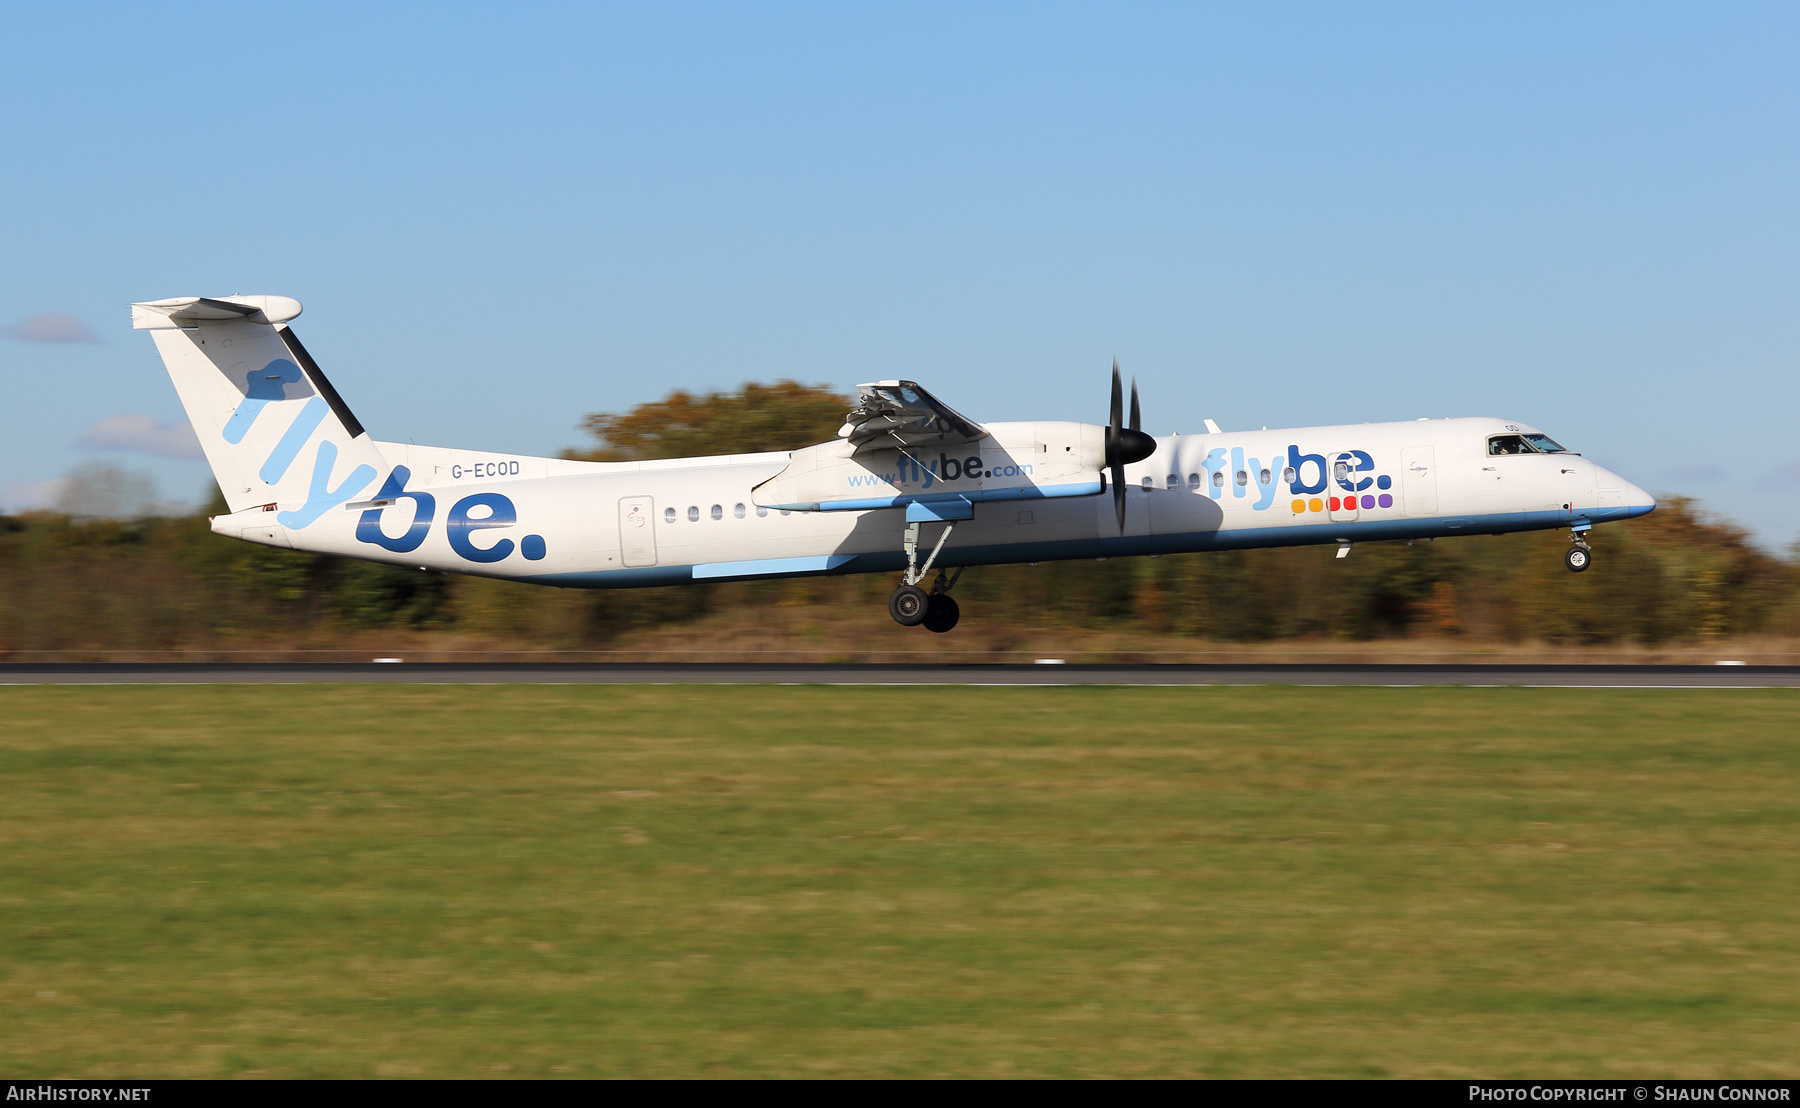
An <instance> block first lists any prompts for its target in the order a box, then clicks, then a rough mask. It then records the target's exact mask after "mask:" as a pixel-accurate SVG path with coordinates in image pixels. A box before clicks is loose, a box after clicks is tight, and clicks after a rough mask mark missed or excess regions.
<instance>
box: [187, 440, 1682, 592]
mask: <svg viewBox="0 0 1800 1108" xmlns="http://www.w3.org/2000/svg"><path fill="white" fill-rule="evenodd" d="M1533 430H1534V429H1533V428H1530V427H1526V426H1524V425H1522V424H1517V423H1509V422H1506V421H1504V420H1498V419H1485V418H1473V419H1442V420H1419V421H1414V422H1407V423H1376V424H1357V425H1351V426H1338V427H1307V428H1300V429H1293V430H1272V431H1241V432H1230V433H1220V434H1199V435H1171V436H1169V437H1166V438H1161V439H1158V440H1157V450H1156V452H1155V453H1154V454H1153V455H1151V456H1150V457H1149V458H1147V459H1145V460H1143V461H1141V462H1137V463H1134V464H1132V465H1129V466H1127V467H1126V484H1127V486H1128V489H1129V492H1128V496H1127V512H1126V524H1125V528H1124V531H1123V533H1121V532H1120V530H1119V526H1118V523H1117V521H1116V517H1115V515H1114V506H1113V498H1112V497H1111V496H1108V495H1099V493H1100V492H1101V489H1100V487H1099V485H1098V480H1097V473H1098V471H1097V468H1096V467H1095V466H1094V464H1093V463H1094V460H1095V457H1094V455H1095V450H1096V449H1097V448H1096V445H1095V444H1096V442H1099V441H1103V437H1102V438H1101V439H1096V432H1103V429H1101V428H1097V427H1095V426H1094V425H1088V424H1069V423H1035V424H1034V423H1015V424H990V425H988V427H987V431H988V432H989V439H984V440H983V441H982V443H980V444H977V445H976V446H967V445H965V446H958V447H955V448H951V449H949V450H947V451H938V450H936V449H931V450H922V449H921V450H914V451H912V452H911V453H909V454H907V455H906V458H905V459H903V460H902V461H901V462H900V463H898V472H896V465H895V464H892V462H891V459H889V460H888V461H887V462H884V463H880V464H878V463H876V462H868V463H867V465H866V467H865V462H864V460H863V459H862V458H861V456H858V457H852V456H851V455H850V452H849V450H848V448H847V447H845V448H844V449H842V450H833V449H831V447H832V444H823V445H822V446H821V447H816V448H811V449H812V450H814V451H823V452H825V453H821V454H820V455H819V457H820V458H821V459H822V460H821V461H820V462H819V463H818V468H817V469H816V471H815V470H813V469H812V468H810V467H809V468H808V471H807V473H805V474H802V475H801V478H795V479H794V481H800V482H801V484H794V485H793V487H795V488H799V487H801V485H802V484H804V481H811V482H812V484H811V485H807V486H806V488H807V490H808V491H805V492H804V494H803V495H804V497H805V503H804V505H802V504H800V503H799V502H798V501H791V500H790V499H788V498H787V496H788V494H786V493H781V490H783V489H787V488H788V487H789V485H790V484H792V482H790V480H789V474H790V472H791V463H792V462H794V460H795V459H797V458H799V457H800V456H801V454H802V453H804V452H793V453H788V452H781V453H766V454H743V455H728V456H723V457H711V458H690V459H680V460H671V461H646V462H575V461H565V460H559V459H551V458H531V457H522V456H518V455H501V454H489V453H482V452H479V451H462V450H448V449H443V448H437V447H421V446H413V445H409V444H404V443H391V442H380V443H374V444H373V446H374V447H375V449H376V451H377V452H378V453H379V456H380V458H381V459H382V460H384V461H385V463H386V465H387V466H389V467H390V468H389V470H388V471H387V472H386V473H384V474H383V475H382V476H383V481H382V482H381V484H380V486H379V491H377V489H376V487H375V486H371V488H370V490H369V491H368V492H367V493H365V494H363V496H364V498H363V499H360V500H358V501H356V502H354V503H350V504H347V505H345V506H344V507H343V508H340V509H338V510H333V511H328V512H325V513H324V514H323V515H321V516H319V517H318V518H317V519H316V520H315V521H313V522H310V523H308V524H307V525H306V526H304V528H302V529H295V530H290V529H289V528H288V527H286V526H283V525H282V524H281V523H280V522H278V518H277V517H278V515H283V514H285V513H281V512H278V511H277V510H276V506H275V505H270V506H269V509H268V510H264V509H261V508H252V509H248V510H244V511H239V512H235V513H233V514H231V515H227V516H219V517H216V518H215V519H214V521H213V528H214V530H216V531H218V532H220V533H221V534H228V535H232V536H234V537H238V538H244V539H248V540H250V541H254V542H264V543H269V544H272V545H278V546H289V547H293V548H296V549H304V550H312V551H319V552H324V553H331V554H339V555H345V556H349V557H355V558H366V559H372V560H376V561H383V562H391V563H394V564H398V565H409V566H417V567H421V568H427V569H433V570H443V571H448V572H458V573H472V574H481V575H485V576H492V577H501V578H509V579H515V580H521V581H531V582H536V583H541V584H552V585H560V586H568V587H582V588H631V587H638V586H646V585H672V584H680V583H686V582H690V581H696V580H701V581H704V580H724V579H747V578H769V577H785V576H802V575H812V574H820V573H860V572H877V571H893V570H897V569H900V568H903V567H904V566H905V564H906V562H905V556H904V555H903V554H902V552H901V544H902V533H903V531H904V530H905V528H906V526H907V522H906V517H907V512H906V510H905V509H904V507H892V506H886V507H875V506H872V505H875V504H885V503H889V502H900V501H905V500H921V501H930V500H932V499H933V498H945V497H948V498H951V499H952V500H953V501H954V502H955V503H956V504H957V505H959V507H960V509H961V510H962V511H963V512H964V513H965V514H966V515H967V518H963V519H961V520H959V521H957V522H955V523H954V530H953V531H952V533H951V535H950V537H949V539H948V541H947V542H946V543H945V544H944V547H943V551H942V553H941V554H940V556H939V558H938V564H940V565H946V566H966V565H983V564H994V563H1003V562H1022V561H1032V562H1035V561H1048V560H1054V559H1068V558H1093V557H1117V556H1125V555H1134V554H1169V553H1178V552H1184V551H1201V550H1219V549H1229V548H1243V547H1260V546H1291V545H1303V544H1311V543H1342V542H1359V541H1369V540H1379V539H1405V538H1428V537H1438V536H1445V535H1462V534H1485V533H1500V532H1507V531H1527V530H1542V529H1548V528H1558V527H1571V526H1576V527H1579V526H1583V525H1587V524H1593V523H1602V522H1607V521H1611V520H1618V519H1626V518H1630V517H1633V516H1638V515H1642V514H1644V513H1645V512H1648V511H1650V510H1651V509H1652V508H1653V507H1654V506H1655V501H1654V500H1653V499H1652V498H1651V497H1650V496H1649V495H1648V494H1647V493H1645V492H1644V491H1643V490H1642V489H1640V488H1638V487H1637V486H1635V485H1633V484H1631V483H1630V482H1628V481H1625V480H1624V479H1622V478H1620V477H1619V476H1617V475H1616V474H1613V473H1611V472H1609V471H1607V470H1605V469H1602V468H1600V467H1599V466H1596V465H1595V464H1593V463H1592V462H1589V461H1587V460H1586V459H1584V458H1582V457H1580V456H1579V455H1577V454H1571V453H1549V454H1545V453H1539V454H1519V455H1508V456H1493V455H1491V454H1490V453H1489V452H1488V450H1489V447H1488V440H1489V438H1490V437H1491V436H1494V435H1499V434H1508V433H1519V432H1525V433H1529V432H1532V431H1533ZM364 441H367V440H364ZM1059 458H1062V459H1066V462H1063V461H1059ZM971 462H978V463H979V464H978V465H971V464H969V463H971ZM940 463H942V465H941V468H940ZM829 467H836V468H829ZM865 468H866V471H865ZM402 470H404V473H402ZM840 470H841V471H842V475H840ZM977 470H979V472H976V471H977ZM952 473H954V476H950V475H951V474H952ZM815 474H816V475H815ZM971 474H973V475H972V476H971ZM778 476H780V477H781V478H782V479H781V480H775V479H776V478H777V477H778ZM802 478H803V479H804V480H802ZM840 485H841V488H840ZM821 489H823V490H824V492H823V493H821V492H820V490H821ZM834 490H836V491H834ZM778 494H779V495H778ZM877 494H879V495H877ZM795 495H801V494H795ZM759 499H760V500H761V501H762V504H763V505H764V506H759V504H758V500H759ZM782 504H787V505H788V507H787V508H785V509H784V508H783V507H781V506H780V505H782ZM281 507H286V505H281ZM949 525H950V524H947V523H941V522H927V523H925V524H924V527H925V535H924V538H923V541H924V542H926V543H933V542H935V541H936V540H937V537H938V535H939V533H940V532H941V530H942V528H944V527H945V526H949Z"/></svg>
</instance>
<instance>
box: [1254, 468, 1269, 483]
mask: <svg viewBox="0 0 1800 1108" xmlns="http://www.w3.org/2000/svg"><path fill="white" fill-rule="evenodd" d="M1256 483H1257V484H1259V485H1266V484H1268V483H1269V471H1268V470H1266V469H1265V470H1263V471H1262V472H1260V473H1258V474H1257V475H1256Z"/></svg>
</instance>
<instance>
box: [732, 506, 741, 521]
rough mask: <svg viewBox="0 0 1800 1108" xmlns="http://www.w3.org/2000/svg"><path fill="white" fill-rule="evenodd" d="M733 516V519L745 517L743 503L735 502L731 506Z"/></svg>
mask: <svg viewBox="0 0 1800 1108" xmlns="http://www.w3.org/2000/svg"><path fill="white" fill-rule="evenodd" d="M731 518H732V519H743V518H744V506H743V505H742V504H733V505H732V506H731Z"/></svg>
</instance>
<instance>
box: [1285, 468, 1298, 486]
mask: <svg viewBox="0 0 1800 1108" xmlns="http://www.w3.org/2000/svg"><path fill="white" fill-rule="evenodd" d="M1299 477H1300V475H1299V474H1298V473H1295V472H1294V467H1293V466H1288V467H1287V468H1286V469H1284V470H1282V471H1281V479H1282V480H1283V481H1286V482H1287V483H1288V484H1290V485H1291V484H1293V483H1294V482H1295V481H1296V480H1298V479H1299Z"/></svg>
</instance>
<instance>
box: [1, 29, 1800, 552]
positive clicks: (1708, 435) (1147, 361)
mask: <svg viewBox="0 0 1800 1108" xmlns="http://www.w3.org/2000/svg"><path fill="white" fill-rule="evenodd" d="M1797 58H1800V8H1797V7H1795V6H1793V5H1748V4H1744V5H1730V6H1726V5H1705V6H1702V5H1691V4H1690V5H1681V6H1657V5H1650V4H1642V3H1634V4H1618V5H1569V4H1554V5H1537V6H1533V5H1526V4H1508V5H1474V4H1465V5H1444V4H1438V5H1418V6H1399V5H1342V4H1334V5H1316V6H1307V5H1287V6H1281V5H1243V4H1236V5H1228V6H1204V5H1199V4H1181V5H1175V6H1167V7H1160V6H1150V5H1136V6H1124V5H1099V4H1095V5H1089V6H1051V5H1046V4H1030V5H1019V6H999V5H969V4H957V5H950V6H943V7H928V6H924V5H920V4H908V5H903V6H893V7H880V6H875V5H842V4H840V5H827V6H818V7H806V6H802V5H797V4H790V5H780V6H769V7H760V8H759V7H751V6H748V5H741V4H734V5H717V6H680V5H676V4H658V5H646V4H633V5H622V6H618V7H602V6H589V5H582V6H574V7H561V6H530V5H516V6H515V5H507V6H497V5H481V6H459V5H430V6H418V7H411V8H406V7H399V6H392V7H384V8H379V9H375V10H371V9H369V8H367V7H365V6H361V5H358V6H336V7H334V6H331V5H303V6H293V5H286V6H269V7H258V6H249V7H247V8H239V9H233V10H232V11H231V13H230V14H229V16H227V15H225V14H223V13H219V12H215V13H210V14H209V13H206V12H186V11H184V12H180V13H172V14H157V13H154V12H152V11H150V10H149V9H145V8H143V7H142V6H141V5H134V6H122V5H121V6H87V7H77V6H61V5H31V6H26V7H21V8H19V9H17V10H15V11H13V12H11V13H9V23H8V28H7V34H6V36H5V37H4V39H3V40H0V144H3V145H0V149H3V150H4V151H5V160H4V163H3V164H4V167H5V171H4V173H0V213H4V215H3V219H4V224H3V226H4V239H0V244H3V246H0V257H3V258H4V264H0V325H4V326H5V327H6V330H5V332H4V333H3V334H0V389H3V392H0V397H3V398H4V403H5V410H6V412H7V415H8V419H7V421H6V434H5V435H4V437H3V439H0V464H3V465H4V471H5V472H4V476H3V477H0V507H4V508H5V509H7V510H17V509H19V508H23V507H28V506H30V505H31V504H32V503H33V502H34V500H41V499H42V498H43V497H44V496H46V495H48V494H49V492H48V490H49V489H50V488H51V485H50V484H49V483H50V482H52V481H54V480H55V479H56V478H58V477H59V476H60V475H61V474H63V473H65V472H67V471H68V470H69V469H70V468H71V467H73V466H75V465H77V464H80V463H81V462H83V461H86V460H91V459H94V458H104V457H110V458H112V459H114V460H116V461H119V462H121V463H123V464H125V465H128V466H130V467H132V468H138V469H143V470H145V471H147V472H149V473H150V474H152V475H154V477H155V478H156V480H157V482H158V485H159V487H160V489H161V492H162V494H163V495H164V496H165V497H168V498H170V499H179V500H187V501H197V500H198V499H199V496H200V492H201V490H202V489H204V488H205V487H206V483H207V481H208V477H207V474H206V471H205V469H204V467H203V465H202V463H200V462H198V461H194V460H191V459H184V458H180V457H167V456H164V455H169V454H180V453H181V452H182V449H183V447H182V439H181V434H180V429H179V426H178V424H179V423H180V422H181V418H182V417H181V410H180V406H179V404H178V402H177V400H176V398H175V395H174V392H173V390H172V389H171V388H170V386H169V384H168V381H167V378H166V377H165V376H164V375H163V373H162V370H161V367H160V363H159V362H158V360H157V358H156V355H155V352H154V350H153V348H152V346H151V343H150V340H149V339H148V337H146V336H144V335H141V334H136V333H134V332H132V331H131V330H130V329H129V323H128V321H127V313H126V308H125V305H126V303H127V302H128V301H131V300H147V299H155V298H160V297H168V296H182V295H216V294H222V293H232V292H266V293H279V294H283V295H289V296H294V297H298V298H299V299H300V300H301V301H303V302H304V303H305V304H306V306H307V311H306V314H305V315H304V316H303V317H302V318H301V319H300V320H299V321H298V322H297V324H296V326H295V330H296V331H297V333H299V334H300V335H301V336H302V337H303V338H304V339H305V341H306V343H307V345H308V347H309V348H310V349H311V350H312V352H313V354H314V355H315V356H316V357H317V358H318V360H319V361H320V363H321V364H322V365H323V366H324V367H325V369H326V370H327V371H328V372H330V373H331V375H332V379H333V382H334V383H335V384H336V385H337V387H338V389H339V391H340V392H342V393H343V394H344V396H345V398H346V399H347V400H348V401H349V403H350V404H351V406H352V407H353V408H354V409H355V410H356V412H357V414H358V416H359V417H360V418H361V420H362V422H363V423H364V424H365V425H367V426H368V427H369V428H370V429H371V431H373V432H374V433H375V434H376V435H377V437H383V438H395V439H402V440H404V439H409V438H410V439H413V440H416V441H418V442H430V443H438V444H442V445H455V446H469V447H477V448H488V449H494V450H506V451H517V452H525V453H550V452H554V451H556V450H558V449H560V448H562V447H564V446H568V445H573V444H576V443H579V442H581V441H582V440H581V438H580V435H579V433H578V432H577V430H576V424H577V422H578V421H579V419H580V417H581V416H582V414H583V413H586V412H591V411H597V410H617V409H621V408H624V407H627V406H629V405H632V404H635V403H638V402H641V401H645V400H650V399H654V398H657V397H659V396H661V395H663V394H665V393H666V392H668V391H669V390H671V389H674V388H686V389H710V388H728V387H732V386H735V385H737V384H738V383H740V382H742V381H745V380H768V379H773V378H776V377H795V378H799V379H801V380H803V381H808V382H825V383H829V384H832V385H836V386H840V387H845V388H847V387H848V386H850V385H852V384H854V383H855V382H857V381H864V380H873V379H878V378H885V377H895V376H901V377H912V378H916V379H917V380H919V381H921V382H924V383H925V384H926V385H927V386H928V387H930V388H931V389H932V390H933V391H935V392H937V393H938V394H939V395H940V396H942V397H943V398H944V399H945V400H947V401H948V402H949V403H951V404H953V405H955V406H956V407H958V408H959V409H961V410H963V411H964V412H966V413H967V414H969V415H971V416H974V417H976V418H978V419H1029V418H1074V419H1091V420H1099V419H1101V418H1103V417H1104V412H1105V403H1106V386H1107V372H1108V367H1109V365H1110V362H1111V358H1112V356H1113V355H1114V354H1117V355H1118V356H1119V358H1120V359H1121V361H1122V363H1123V364H1124V366H1125V368H1126V369H1127V371H1129V372H1135V373H1137V374H1138V375H1139V378H1140V381H1141V384H1142V388H1143V390H1144V399H1145V412H1146V424H1147V428H1146V429H1148V430H1151V431H1153V432H1155V433H1165V432H1168V431H1174V430H1181V431H1189V430H1196V429H1199V427H1200V421H1201V420H1202V419H1203V418H1208V417H1210V418H1212V419H1215V420H1217V421H1218V422H1219V423H1220V424H1222V425H1223V426H1225V427H1226V428H1228V429H1229V428H1242V427H1252V426H1262V425H1268V426H1271V427H1278V426H1295V425H1306V424H1315V423H1331V422H1361V421H1364V420H1386V419H1413V418H1416V417H1419V416H1446V415H1474V414H1487V415H1500V416H1506V417H1510V418H1516V419H1521V420H1525V421H1528V422H1530V423H1534V424H1536V425H1538V426H1540V427H1542V428H1544V429H1545V430H1547V431H1549V432H1550V433H1551V434H1553V435H1556V436H1558V437H1559V438H1562V439H1563V440H1565V441H1566V442H1567V443H1568V444H1569V445H1570V446H1572V447H1573V448H1575V449H1578V450H1583V451H1584V452H1586V453H1587V454H1588V455H1589V456H1591V457H1595V458H1597V459H1599V460H1600V461H1602V462H1603V463H1605V464H1607V465H1610V466H1612V467H1614V468H1617V469H1618V470H1620V471H1621V472H1623V473H1625V474H1626V475H1627V476H1628V477H1630V478H1632V479H1633V480H1635V481H1637V482H1638V483H1640V484H1642V485H1644V486H1646V487H1648V488H1650V489H1652V490H1654V491H1657V492H1660V493H1684V494H1690V495H1694V496H1697V497H1700V498H1701V499H1702V500H1703V501H1704V502H1705V503H1706V504H1707V505H1708V506H1710V507H1712V508H1714V509H1715V510H1717V511H1719V512H1722V513H1724V514H1726V515H1728V516H1730V517H1731V518H1733V519H1735V520H1736V521H1738V522H1739V523H1741V524H1743V525H1744V526H1746V527H1749V528H1751V529H1752V530H1753V531H1755V532H1756V534H1757V535H1758V537H1759V538H1760V539H1762V540H1763V541H1764V542H1765V543H1767V544H1768V545H1770V546H1772V547H1773V546H1784V545H1786V544H1788V543H1790V542H1792V541H1794V540H1795V539H1796V538H1800V440H1797V439H1796V436H1795V434H1794V432H1793V427H1794V421H1795V419H1796V409H1797V408H1800V403H1797V402H1800V383H1797V382H1800V213H1797V210H1796V209H1797V204H1800V141H1797V140H1800V63H1797V62H1796V59H1797ZM89 339H91V341H83V340H89ZM66 340H77V341H66Z"/></svg>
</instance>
